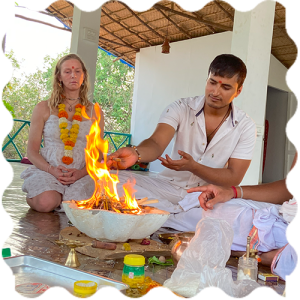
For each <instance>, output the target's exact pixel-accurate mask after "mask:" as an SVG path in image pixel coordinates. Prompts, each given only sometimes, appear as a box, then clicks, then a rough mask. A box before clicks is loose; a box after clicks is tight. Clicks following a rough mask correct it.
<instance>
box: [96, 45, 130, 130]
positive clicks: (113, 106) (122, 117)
mask: <svg viewBox="0 0 300 300" xmlns="http://www.w3.org/2000/svg"><path fill="white" fill-rule="evenodd" d="M114 59H115V58H114V57H113V56H111V55H108V54H107V53H105V52H104V51H102V50H100V49H98V59H97V67H96V80H95V87H94V102H98V103H99V104H100V106H101V108H102V110H103V113H104V118H105V130H106V131H115V132H121V133H129V132H130V122H131V111H132V93H133V80H134V69H133V68H130V67H129V66H127V65H125V64H123V63H122V62H120V61H119V60H118V61H115V62H113V60H114Z"/></svg>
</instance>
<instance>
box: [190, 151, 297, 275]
mask: <svg viewBox="0 0 300 300" xmlns="http://www.w3.org/2000/svg"><path fill="white" fill-rule="evenodd" d="M296 159H297V155H295V158H294V161H293V164H292V168H293V166H294V165H295V163H296ZM196 191H197V192H201V194H200V196H199V201H200V205H201V207H202V208H203V210H204V212H202V218H204V217H210V218H216V219H223V220H226V221H227V222H228V223H229V224H230V225H231V226H232V228H233V231H234V238H233V243H232V246H231V250H233V251H246V244H247V236H248V235H250V236H251V242H250V247H251V248H252V249H257V250H258V251H260V252H261V254H260V256H261V259H262V264H264V265H268V266H271V271H272V272H273V273H274V274H277V275H279V276H280V277H281V278H282V279H283V280H285V277H286V275H289V274H291V272H292V271H293V270H294V268H295V265H296V262H297V254H296V252H295V250H294V249H293V248H292V247H291V246H290V244H289V243H288V241H287V238H286V229H287V226H288V224H289V223H290V222H291V220H292V219H293V218H294V216H295V215H296V211H297V202H296V200H295V199H292V198H293V196H292V195H291V194H290V193H289V191H288V190H287V188H286V184H285V180H284V179H283V180H279V181H276V182H272V183H267V184H261V185H256V186H243V187H237V188H235V187H228V188H227V187H220V186H215V185H208V186H203V187H197V188H194V189H190V190H189V192H191V193H192V194H194V193H193V192H196ZM245 199H252V200H245ZM229 200H230V201H229ZM227 201H228V202H227ZM225 202H226V203H225ZM199 220H200V219H199ZM195 221H196V220H195Z"/></svg>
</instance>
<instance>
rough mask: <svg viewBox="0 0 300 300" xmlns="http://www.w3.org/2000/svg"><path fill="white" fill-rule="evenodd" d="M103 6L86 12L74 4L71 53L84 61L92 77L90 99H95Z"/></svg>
mask: <svg viewBox="0 0 300 300" xmlns="http://www.w3.org/2000/svg"><path fill="white" fill-rule="evenodd" d="M100 18H101V7H100V8H98V9H97V10H95V11H91V12H85V11H81V10H80V9H79V8H78V7H76V6H74V12H73V26H72V39H71V49H70V53H75V54H78V55H79V56H80V58H81V59H82V60H83V61H84V63H85V65H86V67H87V70H88V73H89V78H90V85H91V89H90V95H89V100H90V101H91V102H92V101H93V93H94V83H95V76H96V62H97V52H98V42H99V31H100Z"/></svg>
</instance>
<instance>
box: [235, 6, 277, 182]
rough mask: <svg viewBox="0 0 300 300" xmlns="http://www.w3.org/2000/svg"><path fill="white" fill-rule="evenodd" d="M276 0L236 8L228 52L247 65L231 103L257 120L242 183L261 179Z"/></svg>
mask: <svg viewBox="0 0 300 300" xmlns="http://www.w3.org/2000/svg"><path fill="white" fill-rule="evenodd" d="M275 4H276V3H275V1H264V2H262V3H260V4H259V5H257V6H256V7H255V8H254V9H253V10H251V11H249V12H239V11H236V12H235V16H234V26H233V35H232V43H231V53H232V54H234V55H236V56H238V57H240V58H241V59H242V60H243V61H244V62H245V64H246V66H247V78H246V80H245V83H244V87H243V91H242V93H241V94H240V95H239V96H238V97H237V98H236V99H235V100H234V104H235V105H236V106H238V107H240V108H241V109H243V110H244V111H245V112H246V113H247V114H248V115H249V116H250V117H251V118H252V119H253V120H254V121H255V123H256V126H257V139H256V145H255V150H254V155H253V159H252V162H251V165H250V167H249V169H248V171H247V173H246V175H245V177H244V179H243V182H242V184H258V183H261V179H262V163H263V134H264V123H265V111H266V102H267V87H268V76H269V66H270V57H271V44H272V35H273V24H274V14H275Z"/></svg>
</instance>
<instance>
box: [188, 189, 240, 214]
mask: <svg viewBox="0 0 300 300" xmlns="http://www.w3.org/2000/svg"><path fill="white" fill-rule="evenodd" d="M187 192H188V193H193V192H202V193H201V195H200V196H199V197H198V199H199V202H200V206H201V207H202V208H203V209H204V210H208V209H213V208H214V205H215V204H217V203H223V202H227V201H229V200H230V199H232V198H233V197H234V192H233V189H232V188H231V187H228V188H227V187H221V186H217V185H213V184H209V185H204V186H199V187H195V188H191V189H189V190H187Z"/></svg>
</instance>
